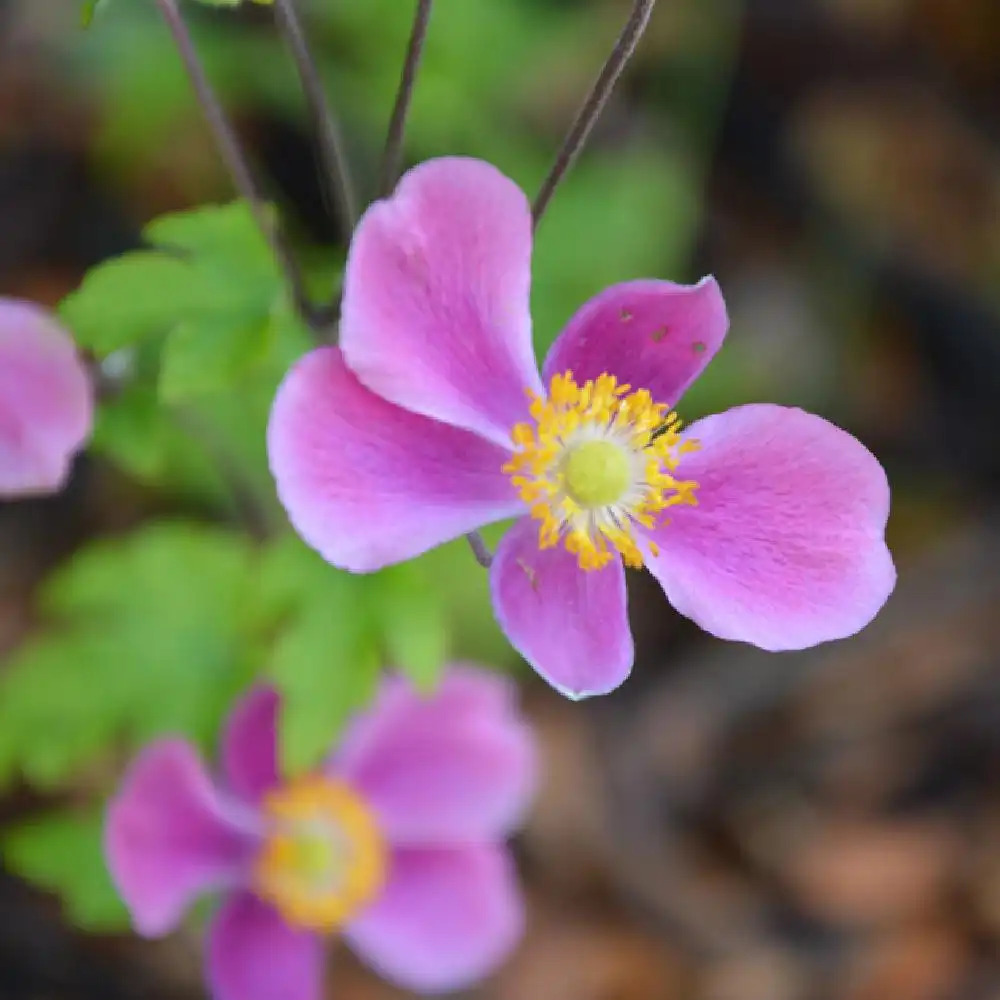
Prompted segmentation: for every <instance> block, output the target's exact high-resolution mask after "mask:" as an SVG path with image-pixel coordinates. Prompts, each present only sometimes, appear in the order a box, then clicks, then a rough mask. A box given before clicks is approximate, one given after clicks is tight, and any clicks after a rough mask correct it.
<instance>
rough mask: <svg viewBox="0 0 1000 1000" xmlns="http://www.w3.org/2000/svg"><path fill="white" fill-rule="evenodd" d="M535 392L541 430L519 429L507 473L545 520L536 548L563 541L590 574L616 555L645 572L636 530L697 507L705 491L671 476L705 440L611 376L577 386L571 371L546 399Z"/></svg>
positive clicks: (514, 433)
mask: <svg viewBox="0 0 1000 1000" xmlns="http://www.w3.org/2000/svg"><path fill="white" fill-rule="evenodd" d="M528 394H529V396H530V397H531V407H530V413H531V417H532V419H533V421H534V423H523V424H518V425H517V426H516V427H514V429H513V430H512V432H511V438H512V440H513V442H514V454H513V455H512V456H511V459H510V461H509V462H507V463H506V464H505V465H504V467H503V471H504V472H506V473H508V474H509V475H510V477H511V482H512V483H513V484H514V486H515V487H517V490H518V492H519V493H520V495H521V498H522V499H523V500H524V501H525V503H526V504H527V505H528V508H529V511H530V514H531V516H532V517H533V518H535V520H537V521H539V522H540V525H539V530H538V544H539V546H540V547H541V548H543V549H547V548H551V547H552V546H554V545H557V544H559V542H562V544H563V545H565V546H566V549H567V551H569V552H571V553H573V554H574V555H575V556H576V557H577V560H578V562H579V564H580V567H581V568H582V569H585V570H592V569H601V568H602V567H603V566H606V565H607V564H608V563H609V562H610V561H611V560H612V559H613V558H614V553H615V552H617V553H618V554H619V555H620V556H621V557H622V559H623V560H624V561H625V564H626V565H627V566H631V567H633V568H636V569H638V568H639V567H641V566H642V563H643V557H642V552H641V551H640V549H639V547H638V545H637V544H636V540H635V537H634V534H633V530H634V527H635V525H640V526H641V527H643V528H647V529H650V528H652V527H654V526H655V525H658V524H661V523H663V522H662V520H661V512H662V511H664V510H666V509H667V508H668V507H674V506H677V505H679V504H684V505H695V504H697V502H698V500H697V497H696V496H695V492H696V490H697V489H698V484H697V483H696V482H695V481H694V480H691V479H687V480H681V479H677V478H676V477H675V476H674V473H675V472H676V471H677V469H678V467H679V466H680V463H681V456H682V455H684V454H685V453H688V452H692V451H695V450H696V449H697V447H698V442H697V441H694V440H691V439H682V438H681V435H680V430H681V421H680V418H679V417H678V416H677V414H676V413H673V412H671V411H670V410H669V409H668V407H667V406H665V405H664V404H662V403H654V402H653V398H652V396H651V395H650V394H649V392H648V391H647V390H645V389H639V390H638V391H636V392H632V387H631V386H629V385H619V384H618V380H617V379H616V378H615V377H614V376H613V375H608V374H604V375H600V376H598V377H597V378H596V379H593V380H588V381H586V382H584V383H583V385H577V383H576V382H575V380H574V379H573V373H572V372H566V373H564V374H562V375H555V376H553V378H552V382H551V384H550V386H549V395H548V398H545V397H543V396H539V395H537V394H536V393H534V392H532V391H531V390H529V393H528ZM645 545H646V548H647V550H648V551H649V552H651V553H652V554H653V555H656V554H657V550H656V546H655V544H654V543H652V542H649V541H647V542H646V543H645Z"/></svg>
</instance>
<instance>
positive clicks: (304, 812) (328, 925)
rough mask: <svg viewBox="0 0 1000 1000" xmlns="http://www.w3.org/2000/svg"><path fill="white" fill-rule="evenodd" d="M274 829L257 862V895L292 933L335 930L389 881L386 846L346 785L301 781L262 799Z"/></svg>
mask: <svg viewBox="0 0 1000 1000" xmlns="http://www.w3.org/2000/svg"><path fill="white" fill-rule="evenodd" d="M264 815H265V817H266V819H267V821H268V823H269V825H270V832H269V835H268V837H267V839H266V840H265V841H264V844H263V846H262V848H261V850H260V853H259V854H258V855H257V858H256V860H255V863H254V871H253V884H254V889H255V890H256V892H257V893H258V895H260V896H261V898H263V899H266V900H268V901H269V902H270V903H272V904H273V905H274V906H275V907H276V908H277V910H278V912H279V913H281V915H282V917H284V918H285V920H286V921H287V922H288V923H289V924H291V925H292V926H293V927H300V928H302V929H307V930H313V931H331V930H335V929H336V928H337V927H339V926H341V925H342V924H343V923H344V922H345V921H346V920H348V919H349V918H350V917H351V916H352V915H353V914H354V913H356V912H357V911H358V910H359V909H360V908H361V907H362V906H363V905H364V904H365V903H367V902H369V901H370V900H371V899H372V898H373V897H374V896H375V894H376V893H377V892H378V890H379V889H380V888H381V886H382V885H383V883H384V882H385V844H384V841H383V839H382V835H381V833H380V832H379V830H378V828H377V826H376V825H375V820H374V818H373V817H372V815H371V813H370V812H369V810H368V808H367V807H366V806H365V804H364V803H363V802H362V801H361V799H359V798H358V797H357V795H355V793H354V792H352V791H351V789H349V788H348V787H347V786H346V785H343V784H341V783H340V782H337V781H332V780H330V779H327V778H322V777H319V776H310V777H305V778H300V779H299V780H297V781H294V782H292V783H291V784H289V785H286V786H284V787H282V788H279V789H277V790H276V791H274V792H271V793H270V794H269V795H268V796H267V797H266V798H265V800H264Z"/></svg>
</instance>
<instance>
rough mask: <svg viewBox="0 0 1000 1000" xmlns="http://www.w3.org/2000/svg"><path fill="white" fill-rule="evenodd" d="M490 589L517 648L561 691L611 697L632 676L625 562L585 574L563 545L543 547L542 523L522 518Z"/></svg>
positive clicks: (499, 556)
mask: <svg viewBox="0 0 1000 1000" xmlns="http://www.w3.org/2000/svg"><path fill="white" fill-rule="evenodd" d="M490 587H491V589H492V592H493V608H494V611H495V613H496V616H497V620H498V621H499V623H500V627H501V628H502V629H503V630H504V632H505V633H506V634H507V638H508V639H509V640H510V642H511V644H512V645H513V646H514V648H515V649H516V650H517V651H518V652H519V653H520V654H521V655H522V656H523V657H524V658H525V659H526V660H527V661H528V663H530V664H531V665H532V666H533V667H534V668H535V670H537V671H538V673H540V674H541V675H542V677H544V678H545V680H547V681H548V682H549V683H550V684H551V685H552V686H553V687H554V688H556V689H557V690H558V691H560V692H561V693H562V694H564V695H566V696H567V697H569V698H586V697H589V696H590V695H596V694H607V692H609V691H612V690H614V689H615V688H616V687H618V685H619V684H621V682H622V681H623V680H625V678H626V677H627V676H628V674H629V671H630V670H631V669H632V658H633V646H632V634H631V632H630V631H629V625H628V616H627V614H626V600H627V597H626V593H625V571H624V569H623V567H622V564H621V562H620V561H619V560H617V559H615V560H613V561H612V562H610V563H608V565H607V566H605V567H604V568H603V569H599V570H590V571H589V572H585V571H584V570H582V569H580V567H579V565H578V564H577V559H576V556H574V555H571V554H570V553H569V552H567V551H566V549H565V548H564V547H563V546H561V545H558V546H555V547H554V548H550V549H539V547H538V524H537V523H536V522H535V521H532V520H529V519H528V518H522V519H521V520H520V521H518V522H517V524H515V525H514V527H513V528H511V530H510V531H508V532H507V534H506V535H505V536H504V537H503V539H502V541H501V542H500V545H499V546H498V548H497V552H496V556H495V558H494V560H493V565H492V567H491V568H490Z"/></svg>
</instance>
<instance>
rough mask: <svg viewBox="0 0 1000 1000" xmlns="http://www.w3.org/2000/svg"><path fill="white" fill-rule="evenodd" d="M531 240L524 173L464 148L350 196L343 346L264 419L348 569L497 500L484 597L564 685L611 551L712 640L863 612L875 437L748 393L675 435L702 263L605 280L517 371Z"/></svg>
mask: <svg viewBox="0 0 1000 1000" xmlns="http://www.w3.org/2000/svg"><path fill="white" fill-rule="evenodd" d="M531 245H532V226H531V212H530V208H529V205H528V202H527V199H526V198H525V196H524V194H523V192H522V191H521V190H520V189H519V188H518V187H517V186H516V185H515V184H514V183H513V182H512V181H510V180H509V179H508V178H506V177H505V176H504V175H503V174H501V173H500V172H499V171H497V170H496V169H495V168H494V167H492V166H490V165H489V164H487V163H483V162H481V161H478V160H471V159H460V158H447V159H439V160H431V161H429V162H427V163H424V164H422V165H421V166H418V167H415V168H414V169H412V170H410V171H409V173H407V174H406V175H405V176H404V177H403V178H402V180H401V181H400V183H399V186H398V187H397V189H396V191H395V193H394V194H393V195H392V197H390V198H388V199H386V200H383V201H378V202H376V203H375V204H374V205H372V206H371V208H369V209H368V211H367V212H366V213H365V215H364V217H363V219H362V220H361V222H360V224H359V225H358V228H357V231H356V233H355V235H354V238H353V240H352V242H351V247H350V252H349V255H348V260H347V267H346V271H345V275H344V295H343V310H342V319H341V325H340V347H339V348H336V347H325V348H320V349H318V350H315V351H313V352H312V353H310V354H308V355H306V356H305V357H304V358H302V359H301V360H300V361H299V362H298V363H297V364H296V365H295V366H294V367H293V368H292V370H291V371H290V372H289V373H288V375H287V376H286V378H285V380H284V382H283V384H282V386H281V388H280V389H279V391H278V395H277V398H276V399H275V403H274V407H273V409H272V413H271V420H270V425H269V429H268V446H269V454H270V463H271V470H272V473H273V475H274V478H275V481H276V484H277V489H278V495H279V497H280V499H281V501H282V503H283V504H284V506H285V508H286V510H287V512H288V515H289V517H290V519H291V522H292V524H293V525H294V527H295V528H296V529H297V531H298V532H299V534H300V535H301V536H302V537H303V539H305V541H306V542H307V543H308V544H310V545H311V546H312V547H313V548H315V549H316V550H317V551H318V552H319V553H320V554H321V555H322V556H323V557H324V558H326V559H327V560H328V561H329V562H331V563H333V564H334V565H335V566H339V567H342V568H344V569H347V570H351V571H354V572H362V573H364V572H370V571H372V570H377V569H379V568H380V567H383V566H387V565H390V564H392V563H398V562H402V561H403V560H406V559H411V558H413V557H414V556H417V555H419V554H420V553H422V552H424V551H426V550H427V549H430V548H432V547H434V546H436V545H439V544H441V543H442V542H445V541H448V540H450V539H452V538H455V537H457V536H460V535H462V534H464V533H466V532H470V531H472V530H473V529H477V528H479V527H480V526H482V525H485V524H488V523H490V522H493V521H499V520H504V519H507V518H518V519H519V520H518V521H517V522H516V523H515V524H514V525H513V527H512V528H511V529H510V530H509V531H508V532H507V533H506V535H505V536H504V538H503V539H502V541H501V542H500V545H499V548H498V549H497V552H496V556H495V558H494V560H493V562H492V565H491V567H490V585H491V591H492V597H493V605H494V611H495V614H496V617H497V620H498V621H499V623H500V625H501V627H502V628H503V630H504V631H505V632H506V634H507V637H508V638H509V639H510V641H511V643H512V644H513V645H514V647H515V648H516V649H517V650H518V651H519V652H520V653H521V654H522V655H523V656H524V657H525V659H526V660H527V661H528V662H529V663H530V664H531V665H532V666H533V667H534V668H535V669H536V670H537V671H538V672H539V673H540V674H541V675H542V676H543V677H544V678H545V679H546V680H547V681H549V683H551V684H552V685H554V686H555V687H556V688H557V689H558V690H560V691H562V692H563V693H564V694H566V695H568V696H570V697H573V698H581V697H585V696H587V695H594V694H603V693H606V692H608V691H610V690H612V689H613V688H615V687H617V686H618V685H619V684H620V683H621V682H622V681H623V680H624V679H625V677H626V676H627V675H628V673H629V671H630V669H631V666H632V660H633V645H632V636H631V633H630V631H629V625H628V617H627V612H626V591H625V572H624V568H625V567H626V566H629V567H632V568H639V567H641V566H643V565H645V566H646V567H647V568H648V569H649V570H650V572H652V574H653V575H654V576H655V577H656V579H657V580H658V581H659V583H660V585H661V586H662V588H663V591H664V593H665V595H666V598H667V600H668V601H669V602H670V603H671V604H672V605H673V606H674V608H676V609H677V610H678V611H679V612H680V613H681V614H683V615H686V616H688V617H689V618H691V619H693V620H694V621H695V622H697V623H698V624H699V625H700V626H701V627H702V628H703V629H705V630H706V631H708V632H710V633H712V634H713V635H716V636H719V637H720V638H723V639H734V640H741V641H744V642H749V643H753V644H754V645H756V646H759V647H761V648H763V649H767V650H784V649H800V648H803V647H806V646H812V645H814V644H816V643H819V642H824V641H827V640H830V639H838V638H841V637H844V636H848V635H851V634H853V633H855V632H857V631H858V630H859V629H861V628H862V627H863V626H865V625H866V624H867V623H868V622H869V621H870V620H871V619H872V617H873V616H874V615H875V614H876V612H877V611H878V610H879V608H880V607H881V606H882V605H883V603H884V602H885V600H886V599H887V597H888V595H889V593H890V592H891V591H892V588H893V586H894V583H895V570H894V567H893V563H892V558H891V556H890V554H889V551H888V549H887V548H886V545H885V540H884V531H885V524H886V519H887V517H888V511H889V487H888V483H887V481H886V477H885V473H884V472H883V470H882V467H881V466H880V465H879V463H878V461H877V460H876V459H875V458H874V456H873V455H872V454H871V453H870V452H869V451H868V450H867V449H866V448H865V447H864V446H863V445H862V444H861V443H860V442H858V441H857V440H856V439H855V438H853V437H852V436H851V435H850V434H847V433H846V432H845V431H843V430H841V429H839V428H838V427H835V426H834V425H833V424H830V423H828V422H827V421H825V420H822V419H821V418H819V417H816V416H813V415H811V414H809V413H804V412H803V411H802V410H799V409H793V408H788V407H783V406H772V405H769V404H760V405H751V406H741V407H737V408H735V409H732V410H729V411H727V412H725V413H721V414H718V415H716V416H710V417H707V418H706V419H703V420H699V421H698V422H696V423H694V424H693V425H692V426H690V427H689V428H687V429H686V430H684V429H682V427H681V423H680V420H679V418H678V417H677V415H676V414H675V413H674V412H673V407H674V406H676V404H677V402H678V400H680V398H681V396H682V394H683V393H684V391H685V390H686V389H687V388H688V386H689V385H691V383H692V382H693V381H694V380H695V378H697V376H698V375H699V374H700V373H701V372H702V370H703V369H704V368H705V366H706V365H707V364H708V362H709V361H710V360H711V359H712V357H713V356H714V355H715V353H716V352H717V351H718V350H719V348H720V347H721V346H722V341H723V338H724V337H725V334H726V329H727V326H728V320H727V317H726V308H725V304H724V302H723V299H722V294H721V293H720V291H719V287H718V285H717V284H716V282H715V281H714V279H712V278H710V277H709V278H705V279H703V280H702V281H700V282H699V283H698V284H696V285H692V286H685V285H677V284H673V283H671V282H668V281H655V280H642V281H631V282H627V283H625V284H620V285H614V286H612V287H610V288H607V289H605V290H604V291H603V292H601V293H600V294H599V295H597V296H596V297H595V298H593V299H591V300H590V301H589V302H587V303H586V304H584V305H583V307H582V308H581V309H580V310H579V311H578V312H577V313H576V315H574V316H573V317H572V318H571V319H570V321H569V323H568V325H567V326H566V328H565V329H564V330H563V331H562V333H561V334H560V336H559V337H558V339H557V340H556V341H555V343H554V345H553V346H552V349H551V350H550V351H549V354H548V357H547V358H546V359H545V362H544V364H543V366H542V370H541V374H539V371H538V369H537V368H536V365H535V360H534V355H533V352H532V343H531V317H530V312H529V301H528V300H529V284H530V264H531ZM594 252H595V253H599V252H600V247H599V245H598V242H597V238H596V237H595V246H594Z"/></svg>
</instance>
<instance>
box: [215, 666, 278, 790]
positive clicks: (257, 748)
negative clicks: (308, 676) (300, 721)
mask: <svg viewBox="0 0 1000 1000" xmlns="http://www.w3.org/2000/svg"><path fill="white" fill-rule="evenodd" d="M279 705H280V698H279V695H278V692H277V691H275V689H274V688H272V687H268V686H266V685H258V686H257V687H254V688H252V689H251V690H250V691H249V692H248V693H247V694H246V695H244V696H243V698H241V699H240V701H239V702H237V704H236V706H235V708H233V710H232V712H231V713H230V715H229V719H228V720H227V722H226V728H225V731H224V732H223V735H222V771H223V775H224V776H225V779H226V785H227V787H228V788H229V790H230V791H231V792H233V793H234V794H235V795H237V796H239V797H240V798H241V799H243V800H244V801H246V802H249V803H256V802H258V801H259V800H260V798H261V796H263V795H264V793H265V792H267V791H269V790H270V789H271V788H273V787H274V786H275V785H276V784H277V783H278V777H279V775H278V738H277V726H278V708H279Z"/></svg>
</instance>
